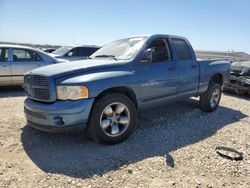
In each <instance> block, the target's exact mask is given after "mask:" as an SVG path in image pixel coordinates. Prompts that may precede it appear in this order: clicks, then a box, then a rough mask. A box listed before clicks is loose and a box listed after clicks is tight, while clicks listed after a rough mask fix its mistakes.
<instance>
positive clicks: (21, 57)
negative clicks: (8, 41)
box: [0, 45, 67, 86]
mask: <svg viewBox="0 0 250 188" xmlns="http://www.w3.org/2000/svg"><path fill="white" fill-rule="evenodd" d="M60 62H67V61H65V60H60V59H56V58H54V57H51V56H49V55H48V54H46V53H44V52H42V51H40V50H35V49H33V48H30V47H25V46H17V45H0V86H3V85H22V84H23V75H24V73H26V72H28V71H30V70H32V69H36V68H39V67H42V66H46V65H50V64H53V63H60Z"/></svg>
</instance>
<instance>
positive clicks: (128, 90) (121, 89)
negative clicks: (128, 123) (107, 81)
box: [96, 86, 137, 108]
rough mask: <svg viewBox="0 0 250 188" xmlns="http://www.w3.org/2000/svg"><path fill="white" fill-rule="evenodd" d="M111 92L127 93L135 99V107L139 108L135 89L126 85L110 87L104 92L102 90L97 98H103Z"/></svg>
mask: <svg viewBox="0 0 250 188" xmlns="http://www.w3.org/2000/svg"><path fill="white" fill-rule="evenodd" d="M109 93H121V94H124V95H126V96H127V97H129V98H130V99H131V100H132V101H133V103H134V104H135V107H136V108H137V100H136V95H135V93H134V91H133V90H132V89H131V88H128V87H124V86H122V87H113V88H109V89H106V90H104V91H103V92H101V93H100V94H99V95H98V96H97V97H96V99H100V98H102V97H103V96H105V95H107V94H109Z"/></svg>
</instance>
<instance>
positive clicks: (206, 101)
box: [200, 82, 221, 112]
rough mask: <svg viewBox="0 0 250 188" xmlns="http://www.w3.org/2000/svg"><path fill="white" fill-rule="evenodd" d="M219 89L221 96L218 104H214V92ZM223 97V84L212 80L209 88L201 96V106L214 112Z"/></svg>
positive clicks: (206, 110) (204, 109)
mask: <svg viewBox="0 0 250 188" xmlns="http://www.w3.org/2000/svg"><path fill="white" fill-rule="evenodd" d="M215 90H217V91H219V96H218V97H219V98H218V101H217V103H216V105H212V102H211V97H212V94H213V92H214V91H215ZM220 99H221V85H220V84H218V83H215V82H210V84H209V86H208V89H207V91H206V92H205V93H203V94H202V95H201V96H200V108H201V109H202V110H203V111H205V112H213V111H215V110H216V109H217V107H218V105H219V103H220Z"/></svg>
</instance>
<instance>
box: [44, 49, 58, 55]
mask: <svg viewBox="0 0 250 188" xmlns="http://www.w3.org/2000/svg"><path fill="white" fill-rule="evenodd" d="M43 51H44V52H46V53H49V54H50V53H52V52H54V51H56V49H55V48H48V49H45V50H43Z"/></svg>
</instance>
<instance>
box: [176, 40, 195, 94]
mask: <svg viewBox="0 0 250 188" xmlns="http://www.w3.org/2000/svg"><path fill="white" fill-rule="evenodd" d="M172 44H173V46H174V49H175V50H174V51H175V58H176V61H177V70H178V96H180V97H182V96H186V97H190V96H194V95H195V94H196V93H197V90H198V84H199V66H198V62H197V61H196V57H195V55H194V51H193V48H192V46H191V45H190V44H189V42H188V41H186V40H184V39H181V38H172Z"/></svg>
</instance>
